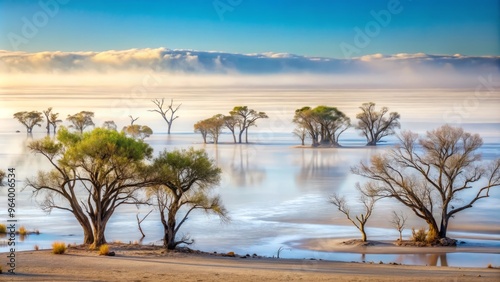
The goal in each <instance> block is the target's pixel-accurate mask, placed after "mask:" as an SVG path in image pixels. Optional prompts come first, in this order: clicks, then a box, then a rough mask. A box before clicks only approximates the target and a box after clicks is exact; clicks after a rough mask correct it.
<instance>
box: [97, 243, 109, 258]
mask: <svg viewBox="0 0 500 282" xmlns="http://www.w3.org/2000/svg"><path fill="white" fill-rule="evenodd" d="M108 254H109V245H107V244H104V245H101V246H100V247H99V255H100V256H107V255H108Z"/></svg>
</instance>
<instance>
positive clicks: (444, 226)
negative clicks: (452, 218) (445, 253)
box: [436, 215, 449, 238]
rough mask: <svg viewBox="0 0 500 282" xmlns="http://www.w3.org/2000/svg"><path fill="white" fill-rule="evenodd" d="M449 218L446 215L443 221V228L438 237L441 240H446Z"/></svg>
mask: <svg viewBox="0 0 500 282" xmlns="http://www.w3.org/2000/svg"><path fill="white" fill-rule="evenodd" d="M448 219H449V218H448V217H447V216H446V215H445V216H443V219H441V228H440V229H439V233H436V234H438V237H439V238H446V230H447V229H448Z"/></svg>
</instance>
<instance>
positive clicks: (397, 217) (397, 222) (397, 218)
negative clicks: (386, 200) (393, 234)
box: [391, 211, 408, 241]
mask: <svg viewBox="0 0 500 282" xmlns="http://www.w3.org/2000/svg"><path fill="white" fill-rule="evenodd" d="M407 219H408V216H406V215H405V214H403V212H401V213H399V214H398V213H397V212H395V211H392V218H391V224H392V226H394V228H396V230H397V231H398V232H399V241H403V230H404V229H405V224H406V220H407Z"/></svg>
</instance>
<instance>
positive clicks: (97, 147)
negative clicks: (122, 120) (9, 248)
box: [27, 127, 152, 247]
mask: <svg viewBox="0 0 500 282" xmlns="http://www.w3.org/2000/svg"><path fill="white" fill-rule="evenodd" d="M29 148H30V149H31V150H32V152H34V153H37V154H41V155H42V156H44V157H45V158H46V159H47V161H48V162H49V163H50V166H51V167H52V169H51V170H49V171H39V172H38V176H37V177H35V178H33V179H29V180H28V183H27V186H28V187H32V188H33V189H34V190H35V191H34V192H35V196H41V197H43V200H42V202H41V203H40V204H41V206H42V208H43V209H44V210H46V211H48V212H50V211H51V210H53V209H60V210H65V211H69V212H71V213H72V214H73V215H74V216H75V218H76V219H77V221H78V222H79V224H80V226H81V227H82V229H83V233H84V243H85V244H92V246H93V247H96V246H99V245H101V244H104V243H105V242H106V239H105V236H104V232H105V229H106V224H107V223H108V221H109V219H110V218H111V216H112V215H113V213H114V212H115V210H116V208H117V207H119V206H121V205H124V204H137V203H141V201H140V200H139V199H138V198H137V194H136V191H137V190H138V189H140V188H142V187H144V186H146V185H148V184H150V183H151V182H150V181H149V180H148V179H147V175H148V174H147V173H143V172H144V170H145V166H146V165H145V163H144V161H145V159H147V158H150V157H151V155H152V149H151V147H149V145H147V144H145V143H144V142H142V141H137V140H135V139H132V138H129V137H126V136H125V135H124V134H123V133H118V132H116V131H113V130H106V129H103V128H96V129H94V130H93V131H91V132H85V133H83V134H75V133H71V132H69V131H68V130H67V129H66V128H64V127H63V128H61V129H60V130H59V132H58V133H57V136H56V140H53V139H50V138H49V137H46V138H44V139H41V140H35V141H33V142H31V143H30V144H29Z"/></svg>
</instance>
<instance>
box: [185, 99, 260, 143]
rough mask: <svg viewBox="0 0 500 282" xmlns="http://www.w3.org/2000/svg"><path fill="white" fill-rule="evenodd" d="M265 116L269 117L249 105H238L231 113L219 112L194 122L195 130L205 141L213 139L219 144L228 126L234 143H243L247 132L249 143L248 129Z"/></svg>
mask: <svg viewBox="0 0 500 282" xmlns="http://www.w3.org/2000/svg"><path fill="white" fill-rule="evenodd" d="M263 118H268V116H267V114H266V113H265V112H258V111H256V110H254V109H249V108H248V106H236V107H234V108H233V110H231V111H229V115H222V114H217V115H215V116H213V117H211V118H208V119H204V120H200V121H198V122H197V123H195V124H194V131H195V132H199V133H200V134H201V136H202V138H203V142H204V143H208V142H209V141H211V142H213V143H215V144H217V143H218V142H219V136H220V134H221V133H222V130H223V129H224V128H227V129H229V131H230V132H231V134H232V135H233V141H234V143H240V144H241V143H242V136H243V134H245V143H248V129H249V128H250V127H251V126H257V120H258V119H263ZM236 134H237V135H238V141H237V140H236Z"/></svg>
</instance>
